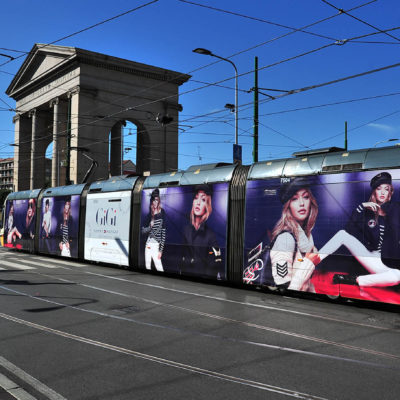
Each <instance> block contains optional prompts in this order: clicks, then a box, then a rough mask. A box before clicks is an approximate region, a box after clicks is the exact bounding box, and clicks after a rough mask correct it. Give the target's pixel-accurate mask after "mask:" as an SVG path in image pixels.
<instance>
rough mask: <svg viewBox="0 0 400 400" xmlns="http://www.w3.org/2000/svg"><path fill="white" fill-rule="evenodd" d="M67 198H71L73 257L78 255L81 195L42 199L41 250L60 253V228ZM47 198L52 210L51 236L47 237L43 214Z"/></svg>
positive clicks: (70, 235)
mask: <svg viewBox="0 0 400 400" xmlns="http://www.w3.org/2000/svg"><path fill="white" fill-rule="evenodd" d="M67 198H69V199H70V200H71V217H72V229H71V232H69V237H70V239H72V241H71V244H70V246H71V257H78V231H79V211H80V209H79V206H80V195H74V196H57V197H44V198H43V199H42V204H41V207H42V208H41V216H40V229H39V232H40V235H39V250H40V251H41V252H44V253H48V254H55V255H60V249H59V243H60V242H61V241H62V237H61V234H60V229H59V228H60V225H61V223H62V220H63V210H64V205H65V201H66V199H67ZM47 199H48V200H49V206H50V208H49V210H50V211H51V231H50V238H45V234H44V230H43V228H42V224H43V216H44V213H45V204H46V200H47Z"/></svg>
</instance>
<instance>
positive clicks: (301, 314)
mask: <svg viewBox="0 0 400 400" xmlns="http://www.w3.org/2000/svg"><path fill="white" fill-rule="evenodd" d="M130 272H138V271H132V270H131V271H130ZM84 273H85V274H87V275H95V276H100V277H103V278H107V279H113V280H117V281H122V282H127V283H131V284H133V285H139V286H147V287H152V288H155V289H161V290H166V291H169V292H174V293H180V294H188V295H191V296H195V297H201V298H204V299H211V300H217V301H221V302H226V303H232V304H239V305H243V306H247V307H254V308H261V309H264V310H272V311H279V312H285V313H289V314H295V315H300V316H303V317H310V318H316V319H322V320H325V321H333V322H341V323H343V324H348V325H354V326H362V327H364V328H372V329H378V330H383V331H391V332H398V331H399V329H396V328H385V327H382V326H376V325H371V324H365V323H362V322H353V321H348V320H345V319H341V318H334V317H328V316H326V315H319V314H312V313H308V312H304V311H295V310H288V309H286V308H281V307H275V306H268V305H264V304H255V303H249V302H246V301H238V300H231V299H227V298H224V297H218V296H211V295H206V294H201V293H195V292H189V291H187V290H181V289H173V288H169V287H165V286H161V285H155V284H152V283H143V282H137V281H133V280H130V279H126V278H120V277H118V276H110V275H105V274H100V273H97V272H90V271H84ZM139 274H140V271H139ZM139 274H137V275H135V277H136V276H139ZM140 276H145V275H143V274H140ZM289 298H290V299H291V300H293V299H292V298H291V297H289ZM297 300H298V299H297Z"/></svg>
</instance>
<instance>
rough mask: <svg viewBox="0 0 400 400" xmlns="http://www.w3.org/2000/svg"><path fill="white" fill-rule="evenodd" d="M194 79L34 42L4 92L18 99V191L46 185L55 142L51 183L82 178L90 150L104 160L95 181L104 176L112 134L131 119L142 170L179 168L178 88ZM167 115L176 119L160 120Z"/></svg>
mask: <svg viewBox="0 0 400 400" xmlns="http://www.w3.org/2000/svg"><path fill="white" fill-rule="evenodd" d="M189 78H190V76H189V75H184V74H181V73H179V72H175V71H171V70H165V69H162V68H158V67H154V66H150V65H145V64H140V63H136V62H133V61H129V60H124V59H120V58H116V57H110V56H106V55H104V54H99V53H94V52H91V51H87V50H82V49H78V48H75V47H64V46H55V45H40V44H36V45H35V46H34V47H33V49H32V50H31V52H30V53H29V55H28V57H27V58H26V59H25V61H24V63H23V64H22V66H21V68H20V69H19V71H18V73H17V74H16V76H15V77H14V79H13V80H12V82H11V84H10V86H9V87H8V89H7V91H6V93H7V94H8V95H9V96H10V97H12V98H13V99H15V100H16V103H17V104H16V109H17V114H16V116H15V117H14V122H15V145H16V146H15V152H14V166H15V167H14V168H15V169H14V182H15V187H16V190H25V189H34V188H39V187H42V186H43V184H44V168H45V149H46V147H47V146H48V144H49V143H50V142H51V141H53V155H52V186H57V185H62V184H65V183H80V182H81V181H82V179H83V177H84V176H85V173H86V171H87V170H88V168H89V167H90V164H91V161H90V159H89V158H87V157H85V155H84V153H85V152H86V153H87V154H89V155H90V157H91V158H92V159H94V160H96V161H97V163H98V165H99V167H98V168H97V169H96V171H95V172H94V174H93V175H92V176H91V177H90V180H95V179H100V178H107V177H108V168H107V166H108V160H107V158H108V138H107V135H108V134H109V132H110V131H111V130H112V129H114V131H116V130H117V129H119V128H118V122H119V121H126V120H129V121H132V122H133V123H135V125H136V126H137V127H138V135H137V137H138V139H137V148H138V153H137V172H138V173H139V174H141V173H143V172H145V171H148V172H150V173H159V172H167V171H172V170H176V168H177V166H178V124H177V122H178V114H179V111H181V106H180V105H179V103H178V89H179V86H180V85H181V84H183V83H184V82H186V81H187V80H188V79H189ZM166 115H168V117H170V119H172V121H173V123H171V124H169V125H165V124H162V123H160V122H163V120H162V117H165V116H166ZM149 116H151V118H149ZM157 116H161V121H160V118H157ZM157 121H158V122H157ZM116 142H117V140H116ZM114 159H116V157H114ZM113 164H114V163H113ZM113 168H117V167H115V166H114V165H113ZM60 171H61V173H60ZM42 177H43V178H42ZM63 180H64V182H63Z"/></svg>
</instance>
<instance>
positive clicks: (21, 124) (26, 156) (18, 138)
mask: <svg viewBox="0 0 400 400" xmlns="http://www.w3.org/2000/svg"><path fill="white" fill-rule="evenodd" d="M13 122H14V124H15V137H14V144H15V147H14V190H15V191H21V190H28V189H29V184H30V183H29V177H30V167H31V165H30V153H31V149H30V145H31V127H32V125H31V121H30V119H29V117H28V115H27V114H23V115H20V114H17V115H15V117H14V118H13Z"/></svg>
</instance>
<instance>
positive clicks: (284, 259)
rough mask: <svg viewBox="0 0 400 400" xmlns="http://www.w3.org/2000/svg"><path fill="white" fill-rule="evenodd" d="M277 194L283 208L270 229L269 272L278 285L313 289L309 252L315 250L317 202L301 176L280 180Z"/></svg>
mask: <svg viewBox="0 0 400 400" xmlns="http://www.w3.org/2000/svg"><path fill="white" fill-rule="evenodd" d="M279 197H280V200H281V202H282V204H283V208H282V215H281V218H280V219H279V221H278V222H277V223H276V225H275V227H274V229H273V231H272V242H271V243H272V247H271V252H270V257H271V267H272V276H273V278H274V281H275V284H276V285H277V286H280V287H286V288H288V289H290V290H301V291H309V292H314V287H313V285H312V283H311V281H310V278H311V276H312V273H313V272H314V269H315V267H314V264H313V262H312V261H311V260H310V259H309V254H310V253H315V252H316V251H317V249H316V248H315V246H314V240H313V237H312V234H311V232H312V230H313V228H314V225H315V222H316V219H317V215H318V204H317V202H316V200H315V198H314V196H313V194H312V192H311V190H310V188H309V184H308V181H307V180H306V179H304V178H295V179H293V180H292V181H290V182H287V183H285V184H283V185H282V186H281V189H280V193H279Z"/></svg>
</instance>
